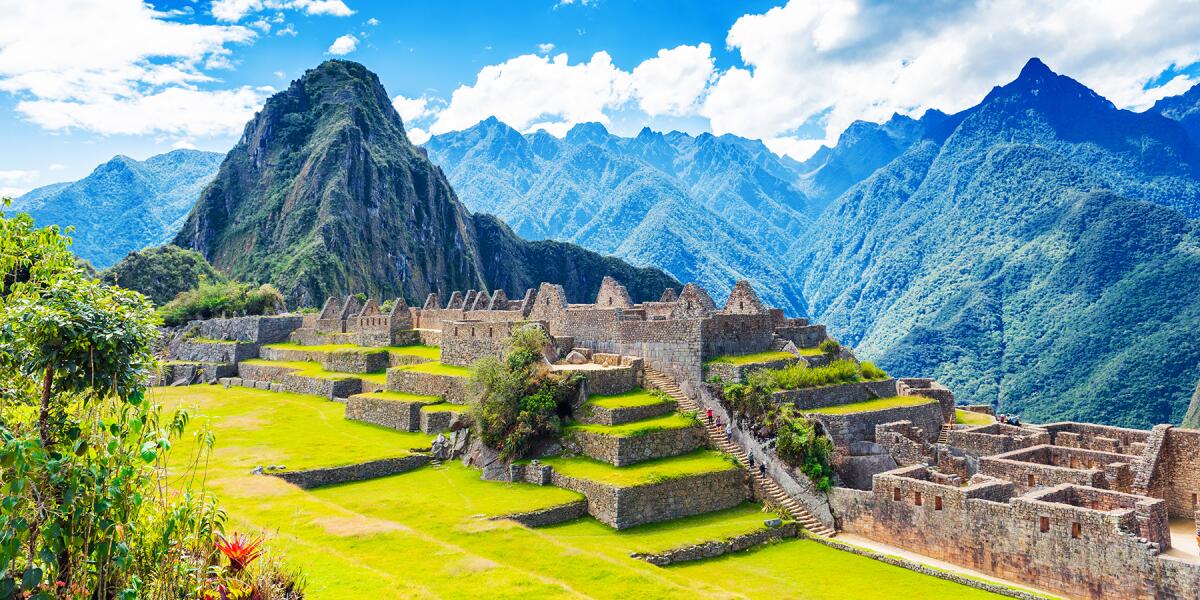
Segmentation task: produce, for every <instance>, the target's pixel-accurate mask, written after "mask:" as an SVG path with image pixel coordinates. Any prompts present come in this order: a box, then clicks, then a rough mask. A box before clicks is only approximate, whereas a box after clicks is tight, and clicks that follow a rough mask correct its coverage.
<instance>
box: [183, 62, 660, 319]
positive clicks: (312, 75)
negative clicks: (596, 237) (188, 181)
mask: <svg viewBox="0 0 1200 600" xmlns="http://www.w3.org/2000/svg"><path fill="white" fill-rule="evenodd" d="M175 243H176V244H177V245H179V246H181V247H185V248H193V249H195V250H198V251H199V252H200V253H201V254H203V255H204V256H205V257H206V258H207V259H208V260H209V261H210V262H212V263H213V265H214V266H216V267H217V268H218V269H220V270H222V271H223V272H226V273H227V274H229V275H231V276H233V277H235V278H238V279H241V280H246V281H257V282H270V283H273V284H275V285H276V286H277V287H279V288H280V290H281V291H283V293H284V294H285V296H286V297H287V298H288V300H289V302H290V303H293V304H297V305H315V304H318V303H319V302H320V301H321V300H322V299H324V298H325V297H326V296H328V295H336V294H343V293H357V292H365V293H368V294H370V295H373V296H383V297H396V296H403V297H405V298H407V299H408V300H410V301H416V300H418V299H422V298H424V297H425V296H426V295H427V294H429V293H431V292H441V293H447V292H448V291H449V290H452V289H459V288H479V289H493V288H496V289H505V290H506V291H507V292H508V293H510V294H513V295H514V296H515V295H518V294H520V293H522V292H523V291H524V290H525V289H526V288H528V287H530V286H533V285H535V284H536V283H537V282H538V281H540V280H541V279H543V278H550V279H553V280H555V281H558V280H560V279H561V280H562V281H563V283H564V284H566V285H567V293H568V295H570V296H571V297H573V298H574V297H581V296H582V295H585V294H588V293H594V292H595V290H596V289H598V287H599V284H600V280H601V278H603V277H604V276H605V275H612V276H615V277H621V278H623V280H624V281H626V282H628V284H629V289H630V292H631V293H632V294H633V295H634V296H635V297H637V298H639V299H647V298H649V295H650V294H651V293H652V292H653V293H659V292H661V291H662V289H663V288H664V287H670V286H674V285H677V283H676V282H675V280H674V279H673V278H671V277H670V276H668V275H666V274H665V273H663V272H662V271H659V270H657V269H636V268H634V267H631V266H630V265H628V264H626V263H624V262H621V261H619V260H615V259H609V258H605V257H602V256H600V255H598V254H595V253H592V252H587V251H584V250H582V249H580V248H577V247H573V246H570V245H568V244H529V243H526V242H524V241H523V240H521V239H520V238H517V237H516V236H515V235H514V234H513V233H512V232H511V231H510V230H509V229H508V228H507V227H506V226H504V225H503V224H501V223H499V222H497V221H495V220H494V219H492V218H491V217H488V216H484V215H472V214H471V213H470V212H469V211H467V209H466V208H464V207H463V205H462V204H461V203H460V202H459V201H458V198H457V197H456V196H455V193H454V190H452V189H451V187H450V184H449V183H448V182H447V181H446V178H445V176H444V175H443V174H442V171H441V169H439V168H438V167H436V166H434V165H433V164H432V163H431V162H430V161H429V160H428V158H427V157H426V156H425V153H424V152H423V151H421V150H420V149H418V148H416V147H415V146H413V145H412V144H411V143H410V142H409V140H408V137H407V136H406V134H405V131H404V124H403V123H402V122H401V120H400V116H399V115H398V114H397V113H396V110H395V109H394V108H393V107H392V104H391V101H390V100H389V99H388V96H387V93H386V92H385V91H384V89H383V86H382V85H381V84H380V83H379V79H378V78H377V77H376V76H375V75H374V74H373V73H371V72H370V71H368V70H367V69H366V68H365V67H363V66H362V65H359V64H357V63H353V62H348V61H341V60H331V61H327V62H325V63H324V64H322V65H320V66H319V67H317V68H315V69H311V70H309V71H307V72H305V74H304V76H302V77H301V78H299V79H297V80H296V81H294V82H293V83H292V84H291V86H289V87H288V89H287V90H285V91H283V92H281V93H279V94H276V95H275V96H273V97H271V98H270V99H269V100H268V101H267V102H266V104H265V106H263V108H262V110H261V111H259V113H258V114H257V115H256V116H255V117H254V119H253V120H252V121H251V122H250V123H248V124H247V125H246V128H245V131H244V133H243V134H242V138H241V139H240V140H239V142H238V143H237V145H236V146H235V147H234V148H233V150H231V151H230V152H229V154H228V155H227V156H226V158H225V161H224V162H223V163H222V165H221V168H220V171H219V172H218V174H217V177H216V179H215V180H214V181H213V182H212V184H211V185H210V186H209V187H208V188H206V189H205V191H204V193H203V194H202V195H201V197H200V200H199V201H198V202H197V203H196V206H195V208H194V209H193V210H192V212H191V214H190V215H189V216H188V218H187V221H186V222H185V224H184V226H183V229H182V230H181V231H180V233H179V235H178V236H177V237H176V239H175ZM548 270H553V271H554V273H555V276H554V277H545V274H546V273H547V271H548Z"/></svg>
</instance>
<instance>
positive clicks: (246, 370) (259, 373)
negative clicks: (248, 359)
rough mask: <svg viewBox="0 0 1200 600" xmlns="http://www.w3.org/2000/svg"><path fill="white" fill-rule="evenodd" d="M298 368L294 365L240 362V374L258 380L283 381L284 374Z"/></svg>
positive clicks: (244, 377) (243, 377)
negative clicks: (293, 366)
mask: <svg viewBox="0 0 1200 600" xmlns="http://www.w3.org/2000/svg"><path fill="white" fill-rule="evenodd" d="M295 370H296V369H294V368H292V367H283V366H279V365H256V364H249V363H244V362H242V363H238V376H239V377H241V378H242V379H254V380H257V381H275V382H282V381H283V376H284V375H287V374H288V373H292V372H294V371H295Z"/></svg>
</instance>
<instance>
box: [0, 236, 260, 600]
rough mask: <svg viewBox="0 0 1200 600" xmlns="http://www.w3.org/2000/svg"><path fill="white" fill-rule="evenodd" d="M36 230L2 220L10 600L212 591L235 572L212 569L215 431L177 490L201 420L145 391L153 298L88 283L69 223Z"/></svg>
mask: <svg viewBox="0 0 1200 600" xmlns="http://www.w3.org/2000/svg"><path fill="white" fill-rule="evenodd" d="M31 224H32V222H31V220H29V219H28V218H27V217H24V216H18V217H15V218H12V219H6V218H3V215H0V248H2V249H4V252H0V269H3V276H4V281H5V283H6V285H5V289H4V295H3V296H0V466H2V467H3V468H2V469H0V597H3V598H8V597H11V596H13V595H16V594H20V595H23V596H25V597H34V598H51V597H55V596H59V597H61V596H72V597H95V598H104V599H107V598H136V597H142V596H147V597H158V598H168V597H184V596H193V595H195V594H197V593H201V594H202V593H203V591H204V589H205V588H207V587H208V586H209V584H210V583H212V582H213V581H215V580H220V579H223V578H226V577H227V574H226V573H225V572H224V569H222V568H220V567H217V566H216V565H215V564H214V563H213V562H212V557H213V555H214V552H215V550H214V548H215V546H214V538H213V536H214V535H215V534H216V533H219V532H220V531H221V529H222V527H223V523H224V513H222V512H221V511H220V509H219V508H218V506H217V504H216V501H215V499H214V498H213V497H212V496H211V495H209V494H207V493H206V492H205V490H204V487H203V484H202V483H201V484H200V487H199V489H198V490H197V489H196V488H195V487H194V484H195V483H196V482H197V481H201V482H202V481H203V480H204V478H203V473H202V472H201V473H200V475H199V479H197V474H196V471H197V468H199V470H200V471H202V470H203V469H202V467H199V466H200V465H203V464H204V460H205V457H206V456H207V454H208V452H209V451H210V450H211V447H212V441H213V440H212V437H211V434H210V433H208V432H206V431H203V430H202V431H200V432H198V434H197V435H199V436H201V437H202V438H203V443H201V444H198V445H197V454H196V456H195V459H194V460H193V461H192V463H191V464H192V467H193V468H192V469H190V470H188V471H187V472H185V473H181V475H182V476H183V480H184V482H183V483H182V484H181V485H180V486H178V487H176V488H174V489H169V488H168V485H167V480H166V474H165V471H163V467H164V465H165V461H166V459H167V456H168V454H169V451H170V449H171V447H172V444H173V443H175V442H176V441H178V440H179V439H180V438H181V437H182V436H183V434H184V428H185V427H186V425H187V423H188V415H187V413H186V412H183V411H179V412H176V413H175V414H174V415H172V416H171V417H170V418H164V417H163V416H162V413H161V411H160V409H159V407H158V406H156V405H154V404H152V403H150V402H148V401H147V400H146V398H145V396H144V393H143V389H142V386H141V381H142V380H143V379H144V378H145V376H146V374H147V373H148V372H150V369H151V368H152V366H153V362H154V361H153V357H152V355H151V352H150V346H151V343H152V341H153V340H154V339H155V337H156V335H157V331H156V329H155V327H154V325H155V323H156V319H155V316H154V313H153V311H152V309H151V307H150V304H149V302H148V301H147V300H146V298H145V297H143V296H141V295H140V294H137V293H136V292H131V291H128V290H123V289H120V288H115V287H109V286H106V285H104V284H101V283H100V282H99V281H97V280H95V279H93V278H89V277H87V276H85V275H84V274H83V272H82V271H81V270H80V269H78V268H77V267H76V266H75V261H74V259H73V257H71V256H70V253H69V251H67V249H68V247H69V240H67V239H66V238H63V237H62V236H61V235H59V233H58V231H57V228H46V229H41V230H38V229H34V228H32V227H31ZM259 575H261V573H260V574H259ZM230 581H231V582H232V581H233V580H230ZM236 583H238V584H239V585H242V586H243V588H246V589H249V590H251V591H259V589H260V588H258V587H255V585H254V584H253V582H249V581H242V580H237V582H236ZM262 597H267V596H262Z"/></svg>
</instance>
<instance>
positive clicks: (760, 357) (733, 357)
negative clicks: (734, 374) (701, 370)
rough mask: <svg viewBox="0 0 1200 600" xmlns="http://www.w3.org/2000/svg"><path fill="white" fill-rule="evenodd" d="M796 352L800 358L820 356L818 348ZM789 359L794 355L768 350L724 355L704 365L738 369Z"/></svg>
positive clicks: (794, 356) (801, 349) (802, 349)
mask: <svg viewBox="0 0 1200 600" xmlns="http://www.w3.org/2000/svg"><path fill="white" fill-rule="evenodd" d="M798 352H800V356H820V355H821V354H822V352H821V349H820V348H800V349H799V350H798ZM790 358H796V355H795V354H792V353H791V352H784V351H782V350H769V351H767V352H754V353H751V354H726V355H724V356H718V357H716V358H714V359H711V360H709V361H707V362H705V363H704V364H705V365H711V364H714V363H722V364H727V365H737V366H739V367H740V366H744V365H752V364H756V363H764V362H771V361H776V360H787V359H790Z"/></svg>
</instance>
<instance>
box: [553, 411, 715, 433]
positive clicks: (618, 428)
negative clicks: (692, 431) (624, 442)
mask: <svg viewBox="0 0 1200 600" xmlns="http://www.w3.org/2000/svg"><path fill="white" fill-rule="evenodd" d="M696 424H697V423H696V420H695V419H694V418H692V417H689V416H687V415H683V414H680V413H670V414H666V415H662V416H659V417H651V418H649V419H642V420H641V421H633V422H631V423H623V424H621V425H568V426H567V427H566V430H567V431H587V432H590V433H599V434H601V435H611V436H615V437H634V436H638V435H645V434H647V433H650V432H653V431H663V430H666V429H686V428H688V427H693V426H695V425H696Z"/></svg>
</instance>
